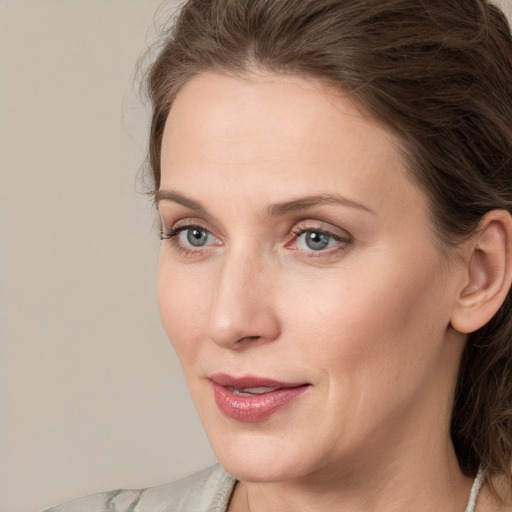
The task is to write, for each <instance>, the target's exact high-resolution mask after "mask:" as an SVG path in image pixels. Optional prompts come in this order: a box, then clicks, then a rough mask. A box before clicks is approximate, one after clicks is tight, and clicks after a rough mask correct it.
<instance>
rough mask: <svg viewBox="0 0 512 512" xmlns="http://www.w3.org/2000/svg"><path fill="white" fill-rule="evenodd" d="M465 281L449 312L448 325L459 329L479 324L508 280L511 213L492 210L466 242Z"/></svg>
mask: <svg viewBox="0 0 512 512" xmlns="http://www.w3.org/2000/svg"><path fill="white" fill-rule="evenodd" d="M465 262H466V269H465V275H466V281H465V283H464V286H463V287H462V289H461V290H460V294H459V296H458V298H457V303H456V305H455V308H454V310H453V312H452V316H451V325H452V327H453V328H454V329H456V330H457V331H459V332H462V333H470V332H474V331H476V330H478V329H480V328H481V327H483V326H484V325H485V324H486V323H487V322H489V320H490V319H491V318H492V317H493V316H494V315H495V314H496V312H497V311H498V310H499V308H500V307H501V305H502V304H503V301H504V300H505V298H506V296H507V294H508V291H509V289H510V286H511V282H512V269H511V265H512V217H511V216H510V214H509V213H508V212H507V211H505V210H492V211H490V212H488V213H487V214H486V215H485V216H484V217H483V218H482V220H481V222H480V224H479V227H478V230H477V232H476V234H475V236H474V237H473V239H472V240H471V241H469V242H468V255H467V257H466V258H465Z"/></svg>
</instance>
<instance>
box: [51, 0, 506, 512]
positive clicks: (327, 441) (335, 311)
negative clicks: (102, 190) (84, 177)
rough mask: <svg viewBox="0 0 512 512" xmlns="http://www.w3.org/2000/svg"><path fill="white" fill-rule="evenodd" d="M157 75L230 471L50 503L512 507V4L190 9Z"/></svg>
mask: <svg viewBox="0 0 512 512" xmlns="http://www.w3.org/2000/svg"><path fill="white" fill-rule="evenodd" d="M147 84H148V92H149V96H150V98H151V102H152V105H153V121H152V126H151V135H150V153H149V156H150V166H151V170H152V176H153V182H154V197H155V202H156V205H157V208H158V212H159V215H160V218H161V229H162V237H161V238H162V248H161V254H160V264H159V273H158V293H159V305H160V312H161V316H162V319H163V323H164V326H165V328H166V331H167V333H168V335H169V337H170V339H171V341H172V343H173V344H174V347H175V349H176V351H177V353H178V356H179V357H180V360H181V363H182V365H183V368H184V371H185V374H186V377H187V381H188V384H189V387H190V390H191V394H192V396H193V399H194V402H195V404H196V407H197V409H198V412H199V415H200V417H201V419H202V422H203V425H204V427H205V430H206V433H207V435H208V437H209V440H210V442H211V444H212V447H213V449H214V451H215V453H216V455H217V457H218V459H219V462H220V466H215V467H214V468H210V469H208V470H206V471H204V472H202V473H200V474H197V475H193V476H192V477H189V478H188V479H185V480H182V481H178V482H174V483H172V484H168V485H166V486H160V487H155V488H152V489H147V490H142V491H118V492H114V493H106V494H102V495H95V496H91V497H88V498H84V499H82V500H79V501H76V502H72V503H70V504H68V505H64V506H61V507H60V508H59V507H57V508H56V509H52V510H55V511H63V510H72V511H82V510H84V511H85V510H87V511H96V510H98V511H99V510H117V511H121V510H136V511H153V510H155V511H156V510H158V511H160V510H186V511H202V510H208V511H219V512H220V511H229V512H240V511H244V512H247V511H251V512H257V511H274V510H279V511H287V510H307V511H317V510H322V511H331V510H332V511H340V510H343V511H349V512H354V511H363V510H364V511H377V510H378V511H379V512H387V511H398V510H399V511H402V510H415V511H424V512H427V511H439V510H443V511H453V512H463V511H464V510H466V511H476V512H488V511H496V510H512V508H511V504H510V498H511V491H512V423H511V418H512V372H511V366H512V365H511V363H512V339H511V332H510V331H511V328H512V318H511V315H510V307H511V303H510V297H509V295H510V287H511V282H512V217H511V215H510V211H511V210H512V179H511V176H512V128H511V124H510V119H512V37H511V35H510V30H509V27H508V25H507V22H506V19H505V17H504V15H503V14H502V13H501V11H500V10H499V9H498V8H497V7H495V6H493V5H492V4H491V3H489V2H487V1H485V0H442V1H441V0H422V1H417V2H410V1H409V0H374V1H368V0H350V1H348V0H251V1H248V0H247V1H245V0H208V1H207V0H190V1H189V2H188V3H186V4H185V6H184V7H183V9H182V11H181V14H180V16H179V18H178V19H177V21H176V23H175V25H174V27H173V28H172V29H171V31H170V32H169V34H167V35H166V37H165V40H164V42H163V46H162V48H161V51H160V53H159V56H158V58H157V59H156V61H155V62H154V63H153V64H152V67H151V69H150V70H149V74H148V79H147Z"/></svg>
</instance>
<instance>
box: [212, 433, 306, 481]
mask: <svg viewBox="0 0 512 512" xmlns="http://www.w3.org/2000/svg"><path fill="white" fill-rule="evenodd" d="M297 446H300V444H299V445H297V444H294V445H292V444H290V443H287V442H286V438H284V439H283V438H278V437H274V436H268V435H265V434H252V435H238V436H236V435H235V436H233V438H232V439H229V440H227V439H222V440H217V442H212V447H213V451H214V452H215V455H216V456H217V459H218V460H219V462H220V464H221V465H222V467H223V468H224V469H225V470H226V471H227V472H228V473H229V474H230V475H231V476H233V477H234V478H236V479H237V480H241V481H244V482H279V481H283V480H290V479H294V478H299V477H300V476H303V475H304V474H307V473H308V472H309V471H308V469H309V470H310V469H311V468H308V467H307V466H309V464H307V454H305V453H304V452H300V453H299V451H298V450H297Z"/></svg>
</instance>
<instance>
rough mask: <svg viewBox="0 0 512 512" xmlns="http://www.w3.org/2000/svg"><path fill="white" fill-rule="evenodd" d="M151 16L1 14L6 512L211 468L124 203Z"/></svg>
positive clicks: (127, 7)
mask: <svg viewBox="0 0 512 512" xmlns="http://www.w3.org/2000/svg"><path fill="white" fill-rule="evenodd" d="M164 3H165V10H168V9H169V7H172V5H173V2H164ZM502 3H503V4H504V5H505V6H506V8H507V9H508V10H509V12H510V10H512V0H504V1H503V2H502ZM160 4H161V1H160V0H75V1H71V0H0V418H1V421H0V511H1V512H36V511H38V510H42V509H43V508H46V507H48V506H50V505H54V504H57V503H59V502H63V501H67V500H69V499H72V498H74V497H78V496H81V495H84V494H88V493H91V492H96V491H101V490H107V489H112V488H118V487H143V486H148V485H153V484H158V483H161V482H164V481H168V480H171V479H173V478H176V477H178V476H181V475H184V474H186V473H189V472H190V471H192V470H194V469H198V468H200V467H202V466H206V465H208V464H210V463H211V462H213V460H214V458H213V455H212V453H211V451H210V449H209V447H208V444H207V441H206V438H205V436H204V434H203V432H202V428H201V426H200V424H199V421H198V419H197V416H196V414H195V412H194V410H193V406H192V404H191V401H190V399H189V396H188V392H187V391H186V386H185V382H184V378H183V375H182V372H181V369H180V367H179V364H178V361H177V359H176V357H175V355H174V353H173V351H172V348H171V346H170V343H169V342H168V340H167V339H166V336H165V334H164V332H163V329H162V328H161V326H160V321H159V318H158V313H157V305H156V299H155V285H154V281H155V270H156V261H157V256H158V247H159V242H158V233H157V230H156V229H155V226H154V217H153V212H152V211H151V207H150V204H149V201H148V200H147V199H146V198H145V197H143V196H142V195H140V194H137V193H136V190H137V188H138V186H137V182H136V176H137V173H138V171H139V167H140V165H141V164H142V162H143V159H144V152H145V148H146V131H147V123H148V115H147V112H146V111H145V109H144V107H143V106H142V105H141V103H140V102H139V101H138V99H137V97H136V95H135V94H134V91H133V87H132V85H133V79H134V68H135V64H136V62H137V59H138V57H139V56H140V55H141V53H142V52H143V51H144V49H145V48H146V47H147V44H148V41H151V40H152V34H153V29H152V26H153V16H154V13H155V10H156V8H157V6H159V5H160ZM139 188H140V187H139Z"/></svg>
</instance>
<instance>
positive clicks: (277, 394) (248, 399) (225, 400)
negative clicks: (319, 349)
mask: <svg viewBox="0 0 512 512" xmlns="http://www.w3.org/2000/svg"><path fill="white" fill-rule="evenodd" d="M309 387H310V386H309V385H304V386H298V387H295V388H280V389H276V390H275V391H271V392H270V393H264V394H262V395H252V396H240V395H235V394H234V393H232V392H231V391H230V390H229V389H227V388H225V387H224V386H221V385H219V384H216V383H215V382H212V388H213V393H214V396H215V402H216V403H217V407H218V408H219V409H220V410H221V412H222V413H223V414H225V415H226V416H227V417H228V418H231V419H233V420H237V421H245V422H251V423H253V422H256V421H263V420H266V419H267V418H269V417H270V416H272V415H273V414H274V413H275V412H277V411H278V410H280V409H282V408H283V407H286V406H287V405H289V404H290V403H292V402H294V401H295V400H297V399H298V398H299V397H300V396H301V395H302V394H303V393H304V392H305V391H307V390H308V388H309Z"/></svg>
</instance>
